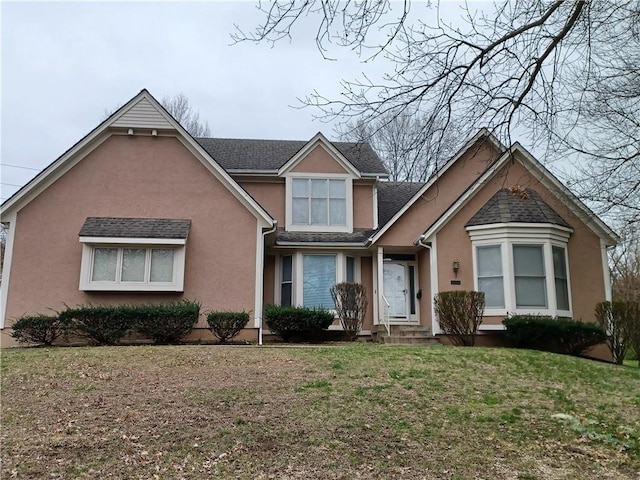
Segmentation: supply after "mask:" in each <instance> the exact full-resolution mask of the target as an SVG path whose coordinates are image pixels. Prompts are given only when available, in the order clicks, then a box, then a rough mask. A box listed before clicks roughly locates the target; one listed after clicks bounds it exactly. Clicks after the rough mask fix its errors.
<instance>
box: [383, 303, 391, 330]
mask: <svg viewBox="0 0 640 480" xmlns="http://www.w3.org/2000/svg"><path fill="white" fill-rule="evenodd" d="M382 300H384V310H383V312H382V324H383V325H384V328H386V329H387V335H389V334H390V333H391V326H390V325H389V307H391V305H390V304H389V300H387V297H385V296H384V295H382Z"/></svg>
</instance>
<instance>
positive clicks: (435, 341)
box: [379, 335, 441, 345]
mask: <svg viewBox="0 0 640 480" xmlns="http://www.w3.org/2000/svg"><path fill="white" fill-rule="evenodd" d="M379 340H380V341H381V343H383V344H384V345H441V343H440V339H439V338H438V337H434V336H430V335H429V336H421V337H411V336H409V337H408V336H400V335H383V336H380V337H379Z"/></svg>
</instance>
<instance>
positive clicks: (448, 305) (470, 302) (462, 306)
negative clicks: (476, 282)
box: [434, 290, 484, 346]
mask: <svg viewBox="0 0 640 480" xmlns="http://www.w3.org/2000/svg"><path fill="white" fill-rule="evenodd" d="M434 307H435V311H436V314H437V315H438V322H439V323H440V328H441V329H442V331H443V332H444V333H445V334H447V335H449V338H450V339H451V343H453V344H454V345H464V346H473V345H474V343H475V337H476V333H477V332H478V327H479V326H480V324H481V323H482V315H483V313H484V293H483V292H469V291H464V290H458V291H451V292H440V293H438V294H437V295H436V296H435V297H434Z"/></svg>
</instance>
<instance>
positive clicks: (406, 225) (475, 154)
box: [378, 142, 499, 247]
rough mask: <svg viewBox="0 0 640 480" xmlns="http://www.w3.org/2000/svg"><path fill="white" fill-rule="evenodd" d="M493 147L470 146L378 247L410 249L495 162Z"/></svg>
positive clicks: (382, 239) (389, 231) (397, 222)
mask: <svg viewBox="0 0 640 480" xmlns="http://www.w3.org/2000/svg"><path fill="white" fill-rule="evenodd" d="M498 156H499V152H498V151H497V150H496V149H495V147H494V146H493V145H492V144H490V143H488V142H483V143H480V144H479V145H477V146H473V147H471V148H470V149H469V150H468V151H467V152H466V153H465V154H464V155H463V156H462V157H461V158H459V159H458V161H457V162H456V163H455V164H454V165H452V166H451V167H450V168H449V170H447V171H446V172H445V173H444V174H443V175H442V177H440V178H439V179H438V181H437V182H435V184H434V185H433V186H432V187H431V188H430V189H429V190H427V192H425V194H424V195H423V196H422V197H421V198H419V199H418V200H417V201H416V202H415V203H414V204H413V205H412V206H411V207H410V208H409V209H408V210H407V211H406V212H405V214H404V215H403V216H402V217H401V218H399V219H398V221H396V223H394V224H393V226H392V227H391V228H389V230H387V231H386V232H385V234H384V235H383V236H382V238H380V240H379V241H378V245H382V246H407V247H413V242H414V241H415V240H416V238H417V237H418V236H419V235H420V234H422V233H423V232H424V231H425V230H426V229H427V228H428V227H429V226H430V225H431V224H432V223H433V222H434V221H435V220H437V219H438V217H440V215H442V213H443V212H444V211H445V210H446V209H447V208H449V206H450V205H451V204H452V203H453V202H454V201H455V200H456V199H457V198H458V196H459V195H460V194H461V193H462V192H464V191H465V190H466V189H467V188H468V187H469V185H471V184H472V183H473V182H474V181H475V180H476V178H478V177H479V176H480V175H481V174H482V173H483V172H484V171H485V170H486V168H487V167H488V166H489V164H491V163H493V162H494V161H495V160H497V159H498Z"/></svg>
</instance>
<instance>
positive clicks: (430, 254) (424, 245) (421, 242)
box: [417, 234, 438, 335]
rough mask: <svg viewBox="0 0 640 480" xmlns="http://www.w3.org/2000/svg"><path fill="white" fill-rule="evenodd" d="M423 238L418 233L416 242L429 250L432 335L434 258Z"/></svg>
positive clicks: (433, 318) (431, 250)
mask: <svg viewBox="0 0 640 480" xmlns="http://www.w3.org/2000/svg"><path fill="white" fill-rule="evenodd" d="M425 240H426V238H425V236H424V234H423V235H420V236H419V237H418V242H417V244H418V246H420V247H424V248H426V249H427V250H429V283H430V285H429V289H430V290H431V291H430V292H429V298H430V300H429V304H430V305H431V329H432V333H431V334H432V335H434V334H435V332H433V325H434V321H435V315H436V312H435V310H434V308H433V265H432V263H433V260H434V258H433V249H432V248H431V245H429V244H427V243H424V241H425ZM435 261H436V262H437V261H438V260H437V259H435Z"/></svg>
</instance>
